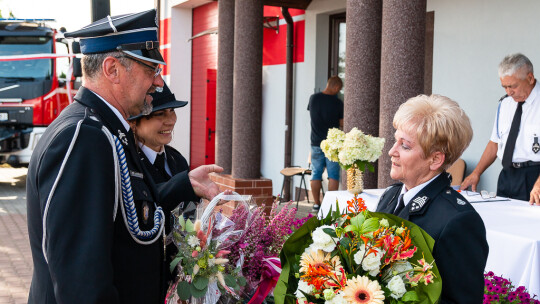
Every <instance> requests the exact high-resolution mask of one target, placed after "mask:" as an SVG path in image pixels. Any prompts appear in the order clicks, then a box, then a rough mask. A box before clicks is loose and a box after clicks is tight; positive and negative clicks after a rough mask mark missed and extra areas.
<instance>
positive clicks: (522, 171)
mask: <svg viewBox="0 0 540 304" xmlns="http://www.w3.org/2000/svg"><path fill="white" fill-rule="evenodd" d="M538 176H540V166H531V167H525V168H503V169H502V171H501V174H499V181H498V182H497V195H498V196H504V197H509V198H513V199H518V200H523V201H528V200H529V199H530V194H531V190H532V188H533V186H534V183H535V182H536V180H537V179H538Z"/></svg>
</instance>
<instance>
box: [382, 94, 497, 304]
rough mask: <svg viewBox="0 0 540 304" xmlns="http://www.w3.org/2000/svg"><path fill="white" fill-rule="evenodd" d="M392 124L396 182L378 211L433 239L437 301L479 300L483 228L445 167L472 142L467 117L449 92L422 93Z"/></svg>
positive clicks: (484, 243) (485, 249)
mask: <svg viewBox="0 0 540 304" xmlns="http://www.w3.org/2000/svg"><path fill="white" fill-rule="evenodd" d="M393 125H394V128H396V132H395V143H394V145H393V146H392V148H391V149H390V151H389V152H388V154H389V155H390V156H391V161H392V168H391V171H390V176H391V177H392V179H395V180H399V181H400V183H398V184H395V185H392V186H390V187H389V188H388V189H387V190H386V191H385V193H384V194H383V195H382V196H381V199H380V201H379V205H378V206H377V211H378V212H386V213H393V214H395V215H397V216H399V217H401V218H403V219H405V220H408V221H411V222H413V223H415V224H417V225H418V226H420V227H421V228H422V229H424V230H425V231H426V232H427V233H428V234H429V235H430V236H431V237H432V238H433V239H434V240H435V245H434V246H433V257H434V258H435V263H436V264H437V267H438V269H439V272H440V275H441V279H442V294H441V303H461V304H462V303H481V302H482V299H483V294H484V277H483V274H484V267H485V265H486V260H487V256H488V245H487V241H486V229H485V227H484V223H483V221H482V219H481V218H480V216H479V215H478V213H477V212H476V211H475V209H474V208H473V207H472V206H471V205H470V204H469V203H468V202H467V201H466V199H465V198H463V196H461V195H460V194H459V193H458V192H456V191H455V190H454V189H453V188H451V187H450V182H451V177H450V176H449V174H448V173H446V171H445V169H447V168H448V167H449V166H450V165H452V164H453V163H454V162H455V161H456V160H457V159H458V158H459V157H460V156H461V154H462V153H463V151H464V150H465V149H466V148H467V146H468V145H469V143H470V142H471V139H472V128H471V123H470V121H469V118H468V117H467V115H466V114H465V112H464V111H463V110H462V109H461V108H460V107H459V105H458V104H457V103H456V102H455V101H453V100H451V99H449V98H447V97H444V96H440V95H431V96H427V95H420V96H417V97H413V98H411V99H409V100H407V102H405V103H404V104H402V105H401V106H400V107H399V109H398V111H397V112H396V114H395V116H394V122H393Z"/></svg>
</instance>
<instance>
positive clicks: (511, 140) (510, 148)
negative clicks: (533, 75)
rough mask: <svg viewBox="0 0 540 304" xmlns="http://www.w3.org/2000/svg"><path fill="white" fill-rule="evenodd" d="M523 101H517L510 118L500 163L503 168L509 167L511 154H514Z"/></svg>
mask: <svg viewBox="0 0 540 304" xmlns="http://www.w3.org/2000/svg"><path fill="white" fill-rule="evenodd" d="M524 103H525V102H518V106H517V109H516V112H515V113H514V118H513V119H512V126H510V133H509V134H508V139H507V140H506V146H505V148H504V153H503V158H502V165H503V167H504V168H510V167H511V166H512V156H513V155H514V148H515V147H516V139H517V137H518V133H519V125H520V124H521V113H523V104H524Z"/></svg>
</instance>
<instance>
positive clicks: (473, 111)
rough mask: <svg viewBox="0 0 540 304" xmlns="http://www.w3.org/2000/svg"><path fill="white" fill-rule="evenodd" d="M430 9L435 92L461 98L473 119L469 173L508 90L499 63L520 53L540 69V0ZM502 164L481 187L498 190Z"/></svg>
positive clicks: (457, 3)
mask: <svg viewBox="0 0 540 304" xmlns="http://www.w3.org/2000/svg"><path fill="white" fill-rule="evenodd" d="M427 10H428V11H435V29H434V46H433V93H438V94H443V95H447V96H448V97H450V98H452V99H454V100H456V101H457V102H459V104H460V105H461V106H462V107H463V108H464V110H465V111H466V113H467V114H468V115H469V117H470V118H471V120H472V126H473V130H474V137H473V140H472V143H471V145H470V146H469V148H468V149H467V150H466V151H465V153H464V155H463V159H464V160H465V161H466V163H467V174H468V173H470V172H471V171H472V170H473V169H474V167H475V166H476V164H477V162H478V160H479V159H480V156H481V155H482V152H483V151H484V148H485V146H486V144H487V142H488V140H489V137H490V134H491V129H492V127H493V122H494V120H495V113H496V111H497V101H498V100H499V98H500V97H501V96H502V95H504V94H505V92H504V90H503V89H502V88H501V84H500V81H499V78H498V76H497V66H498V64H499V62H500V61H501V60H502V58H503V57H504V56H506V55H507V54H510V53H516V52H521V53H523V54H525V55H526V56H527V57H529V59H530V60H531V61H532V63H533V65H536V66H537V70H538V69H540V52H539V50H540V36H539V35H538V29H539V28H540V18H539V16H540V15H539V12H540V1H535V0H529V1H511V0H476V1H467V0H454V1H444V0H428V1H427ZM500 162H501V161H500V160H499V159H497V160H496V161H495V163H494V164H493V165H492V166H491V167H490V168H489V169H488V170H487V171H486V172H485V173H484V174H483V175H482V178H481V180H480V184H479V186H478V187H479V189H481V190H482V189H486V190H490V191H495V190H496V188H497V178H498V175H499V172H500V170H501V165H500Z"/></svg>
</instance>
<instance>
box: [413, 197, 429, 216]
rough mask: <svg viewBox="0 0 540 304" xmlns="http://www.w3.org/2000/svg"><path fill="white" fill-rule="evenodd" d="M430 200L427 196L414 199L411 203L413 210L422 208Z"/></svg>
mask: <svg viewBox="0 0 540 304" xmlns="http://www.w3.org/2000/svg"><path fill="white" fill-rule="evenodd" d="M427 201H428V197H427V196H422V197H417V198H415V199H414V200H413V202H412V204H411V211H413V212H414V211H418V210H420V209H421V208H422V207H423V206H424V205H425V204H426V203H427Z"/></svg>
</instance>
